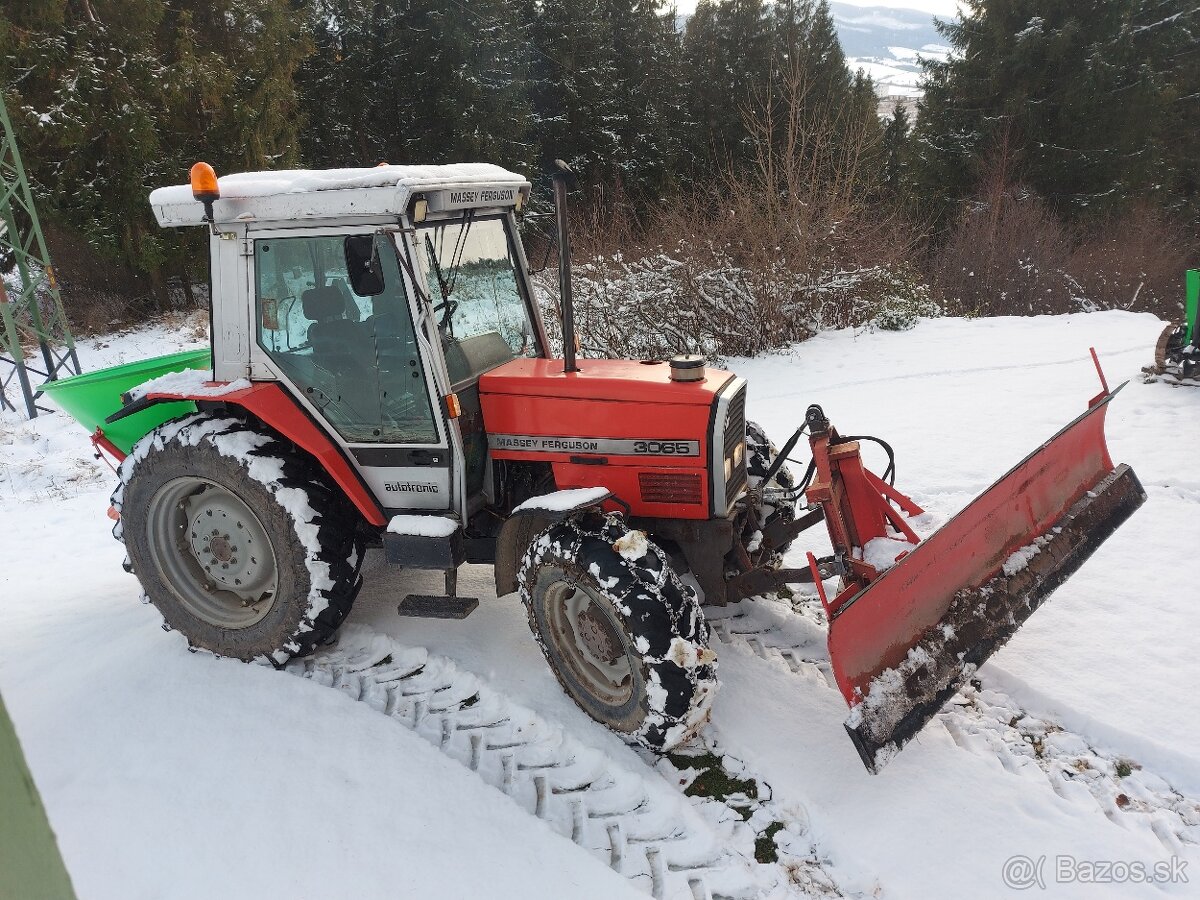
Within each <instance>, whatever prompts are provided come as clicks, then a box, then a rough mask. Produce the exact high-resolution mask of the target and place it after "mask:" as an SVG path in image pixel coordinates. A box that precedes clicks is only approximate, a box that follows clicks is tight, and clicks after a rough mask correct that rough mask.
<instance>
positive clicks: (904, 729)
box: [829, 388, 1146, 772]
mask: <svg viewBox="0 0 1200 900" xmlns="http://www.w3.org/2000/svg"><path fill="white" fill-rule="evenodd" d="M1117 390H1118V391H1119V390H1120V388H1118V389H1117ZM1115 394H1116V391H1113V392H1112V393H1105V394H1102V395H1101V396H1100V397H1098V398H1097V399H1096V400H1095V401H1093V405H1092V406H1091V407H1090V408H1089V409H1088V411H1087V412H1086V413H1084V414H1083V415H1082V416H1080V417H1079V418H1078V419H1076V420H1075V421H1073V422H1072V423H1071V424H1069V425H1068V426H1067V427H1066V428H1064V429H1063V430H1062V431H1060V432H1059V433H1058V434H1056V435H1055V436H1054V437H1053V438H1051V439H1050V440H1049V441H1047V442H1046V443H1045V444H1043V445H1042V446H1041V447H1039V448H1038V449H1037V450H1035V451H1034V452H1033V453H1031V454H1030V455H1029V456H1027V457H1026V458H1025V459H1024V460H1022V462H1021V463H1020V464H1019V465H1017V466H1016V468H1014V469H1013V470H1012V471H1010V472H1009V473H1008V474H1007V475H1005V476H1004V477H1003V478H1001V479H1000V480H999V481H997V482H996V483H995V484H993V485H992V486H991V487H990V488H988V489H987V490H986V491H985V492H984V493H983V494H981V495H980V496H979V497H977V498H976V499H975V500H974V501H973V502H972V503H971V504H970V505H969V506H967V507H966V508H965V509H964V510H963V511H962V512H961V513H959V514H958V515H957V516H955V517H954V518H953V519H951V520H950V521H949V522H947V523H946V524H945V525H944V526H943V527H942V528H941V529H939V530H938V531H937V532H936V533H934V534H933V535H931V536H930V537H929V538H927V539H926V540H924V541H922V542H921V543H920V544H918V545H917V546H916V548H915V549H914V550H913V551H912V552H911V553H910V554H909V555H907V556H905V557H904V558H902V559H901V560H900V562H898V563H897V564H896V565H895V566H894V567H893V568H892V569H890V570H889V571H887V572H886V573H885V574H884V575H883V576H882V577H880V578H879V579H877V580H876V581H874V582H873V583H872V584H870V585H869V586H868V587H867V588H866V589H865V590H863V591H862V592H861V593H859V594H858V595H856V596H854V597H853V598H852V599H850V600H849V601H848V602H846V603H845V604H844V605H843V606H841V607H840V608H839V609H838V610H837V611H836V612H835V613H834V614H833V616H832V617H831V620H830V625H829V654H830V659H831V661H832V664H833V671H834V675H835V676H836V679H837V683H838V686H839V688H841V691H842V694H843V695H844V696H845V698H846V700H847V702H848V703H850V704H851V710H850V715H849V717H848V718H847V720H846V730H847V731H848V732H849V734H850V738H851V740H852V741H853V742H854V745H855V747H856V748H857V749H858V752H859V755H860V756H861V757H862V760H863V763H864V764H865V765H866V767H867V769H869V770H870V771H871V772H876V771H878V770H879V769H880V768H881V767H882V766H883V765H884V764H886V763H887V761H888V760H889V759H891V758H892V756H894V755H895V753H896V752H897V751H898V750H899V748H900V747H901V746H903V745H904V743H905V742H906V741H908V740H909V738H911V737H913V735H915V734H916V733H917V732H919V731H920V730H921V728H923V727H924V726H925V724H926V723H927V722H928V721H929V720H930V719H931V718H932V717H933V716H934V715H935V714H936V713H937V711H938V710H939V709H940V708H941V706H942V704H943V703H945V701H946V700H948V699H949V698H950V697H951V696H952V695H953V694H954V693H955V691H957V690H958V688H959V686H960V685H962V684H963V682H964V681H966V680H967V679H968V678H969V677H971V675H972V674H973V673H974V672H975V670H976V669H977V668H978V667H979V666H980V665H982V664H983V662H984V661H985V660H986V659H987V658H988V657H990V656H991V655H992V654H993V653H994V652H995V651H996V650H997V649H999V648H1000V647H1001V646H1002V645H1003V644H1004V642H1005V641H1007V640H1008V639H1009V638H1010V637H1012V635H1013V634H1014V633H1015V632H1016V631H1017V629H1018V628H1020V627H1021V625H1022V624H1023V623H1024V622H1025V620H1026V619H1028V618H1029V616H1030V615H1032V614H1033V611H1034V610H1036V609H1037V608H1038V607H1039V606H1041V604H1042V603H1044V602H1045V601H1046V599H1047V597H1048V596H1049V595H1050V593H1051V592H1052V591H1053V590H1054V589H1055V588H1057V587H1058V586H1059V585H1061V584H1062V583H1063V582H1064V581H1066V580H1067V579H1068V578H1069V577H1070V576H1071V575H1072V574H1074V572H1075V571H1076V570H1077V569H1078V568H1079V567H1080V566H1081V565H1082V564H1083V563H1084V561H1085V560H1086V559H1087V558H1088V557H1089V556H1091V554H1092V553H1093V552H1094V551H1095V550H1096V548H1097V547H1099V546H1100V545H1101V544H1102V543H1103V542H1104V541H1105V539H1106V538H1107V537H1108V536H1109V535H1110V534H1112V533H1113V532H1114V531H1115V530H1116V529H1117V528H1118V527H1120V525H1121V524H1122V523H1123V522H1124V521H1125V520H1126V519H1128V518H1129V516H1130V515H1132V514H1133V512H1134V511H1135V510H1136V509H1137V508H1138V507H1139V506H1141V505H1142V503H1143V502H1144V501H1145V499H1146V494H1145V492H1144V490H1143V489H1142V485H1141V483H1140V482H1139V481H1138V478H1137V476H1136V475H1135V474H1134V472H1133V470H1132V469H1131V468H1129V467H1128V466H1126V465H1123V464H1122V465H1120V466H1116V467H1115V468H1114V466H1113V463H1112V460H1111V459H1110V458H1109V455H1108V448H1107V446H1106V444H1105V441H1104V416H1105V412H1106V411H1107V409H1108V403H1109V401H1110V400H1111V399H1112V397H1113V396H1114V395H1115Z"/></svg>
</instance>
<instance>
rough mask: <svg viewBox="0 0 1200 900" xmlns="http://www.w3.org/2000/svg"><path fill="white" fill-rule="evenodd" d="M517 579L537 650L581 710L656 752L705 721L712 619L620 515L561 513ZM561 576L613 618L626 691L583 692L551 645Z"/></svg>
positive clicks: (663, 557) (711, 677)
mask: <svg viewBox="0 0 1200 900" xmlns="http://www.w3.org/2000/svg"><path fill="white" fill-rule="evenodd" d="M518 581H519V590H520V594H521V599H522V600H523V601H524V603H525V607H526V610H527V612H528V614H529V625H530V628H531V629H532V631H533V633H534V636H535V637H536V638H537V641H538V644H539V645H540V646H541V648H542V652H543V653H544V654H545V656H546V659H547V661H548V662H549V663H550V667H551V669H553V671H554V674H555V676H556V677H557V678H558V680H559V682H560V683H561V684H562V686H563V688H564V689H565V690H566V691H567V693H568V694H569V695H571V697H572V698H573V699H574V700H575V701H576V702H577V703H578V704H579V706H580V707H581V708H583V710H584V711H585V712H587V713H588V714H589V715H591V716H592V717H593V718H594V719H596V720H597V721H599V722H601V723H603V724H604V725H606V726H608V727H609V728H611V729H613V730H615V731H618V732H621V733H623V734H627V735H629V736H630V737H631V738H633V739H634V740H636V741H637V742H638V743H640V744H642V745H643V746H645V747H648V748H650V749H651V750H655V751H663V750H669V749H670V748H672V747H674V746H676V745H677V744H679V743H680V742H682V741H684V740H686V739H687V738H689V737H690V736H692V735H693V734H695V733H696V732H697V731H698V730H699V729H700V728H701V727H703V725H704V723H705V722H706V721H707V720H708V715H709V709H710V707H711V705H712V701H713V697H714V696H715V694H716V688H717V683H718V682H717V678H716V654H715V653H714V652H713V651H712V650H710V649H709V646H708V637H709V632H708V625H707V624H706V623H705V620H704V613H703V610H702V609H701V607H700V602H699V600H698V598H697V596H696V594H695V592H693V591H692V589H691V588H689V587H688V586H687V585H685V584H684V583H683V582H681V581H680V580H679V576H678V575H677V574H676V573H675V571H674V570H673V569H672V568H671V566H670V561H669V558H668V557H667V554H666V553H665V552H664V551H663V550H662V549H661V548H659V547H658V546H656V545H655V544H653V543H652V542H650V541H648V540H647V539H646V537H645V535H644V534H642V533H641V532H639V531H632V530H630V528H629V527H628V526H627V525H626V524H625V522H624V521H623V520H622V518H621V517H620V516H618V515H608V516H605V515H603V514H601V513H599V512H595V511H593V512H588V513H585V514H584V515H582V516H578V517H572V518H570V519H567V520H565V521H563V522H558V523H556V524H554V525H552V526H550V528H548V529H547V530H546V531H544V532H542V534H541V535H539V536H538V537H537V538H535V539H534V540H533V542H532V543H531V544H530V546H529V549H528V550H527V551H526V553H525V557H524V559H523V561H522V564H521V571H520V575H519V578H518ZM564 583H565V584H567V585H570V586H572V588H574V587H579V588H583V589H584V590H585V591H586V592H587V593H588V594H589V595H591V596H592V597H594V598H595V599H594V600H593V601H592V602H593V603H594V604H595V605H598V606H603V607H604V608H605V610H606V611H607V612H606V613H605V615H606V616H607V617H608V620H609V621H610V622H611V623H612V625H614V626H616V627H615V628H614V629H612V630H613V631H616V632H619V635H618V637H619V640H620V643H621V647H620V652H621V653H623V654H624V658H625V659H626V660H627V661H628V663H629V666H630V669H631V673H632V681H633V686H632V691H631V694H632V696H631V697H630V698H629V699H628V700H625V701H623V702H617V703H605V702H603V701H602V700H598V699H597V698H596V697H595V696H592V695H589V692H588V689H587V686H586V684H584V683H582V682H581V681H580V679H579V678H577V677H575V676H574V674H573V672H572V670H571V668H570V666H569V664H568V663H567V662H566V661H565V660H564V656H563V651H562V650H561V649H560V648H559V647H558V646H556V644H555V641H554V639H553V637H552V636H551V635H552V632H551V631H550V625H549V624H548V616H550V615H552V613H551V612H550V611H549V609H548V606H549V604H548V603H547V598H548V596H550V595H551V594H552V588H553V586H554V585H555V584H557V585H562V584H564ZM550 603H551V604H552V603H553V600H551V601H550ZM590 609H591V607H589V610H590Z"/></svg>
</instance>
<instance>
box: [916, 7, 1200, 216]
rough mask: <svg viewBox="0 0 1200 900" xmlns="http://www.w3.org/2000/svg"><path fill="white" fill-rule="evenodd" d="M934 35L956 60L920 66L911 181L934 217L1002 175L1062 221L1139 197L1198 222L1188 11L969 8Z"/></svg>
mask: <svg viewBox="0 0 1200 900" xmlns="http://www.w3.org/2000/svg"><path fill="white" fill-rule="evenodd" d="M939 27H940V28H941V30H942V33H943V34H944V35H945V36H946V37H947V39H948V40H949V41H950V43H951V44H952V46H953V47H954V51H955V52H954V53H953V54H952V55H951V57H950V58H949V59H948V60H947V61H945V62H932V63H929V64H927V70H928V76H929V82H928V85H927V89H926V93H925V97H924V99H923V101H922V103H921V105H920V111H919V115H918V121H917V126H916V139H915V146H916V147H917V148H918V152H917V155H916V157H915V162H916V165H915V171H916V176H917V178H918V179H919V184H920V187H921V191H922V193H924V194H926V195H928V196H930V197H934V198H939V199H940V201H941V204H942V205H941V207H940V208H941V209H942V210H944V209H945V204H947V203H952V202H953V201H955V200H959V199H962V198H964V197H967V196H970V194H971V193H972V192H973V191H974V190H975V187H976V185H977V184H978V182H979V180H980V178H981V177H982V176H983V174H984V170H985V169H987V168H988V167H991V168H995V167H997V166H1003V168H1004V170H1005V173H1006V175H1007V177H1008V178H1009V179H1010V180H1016V181H1020V182H1022V183H1024V184H1025V185H1027V186H1029V187H1031V188H1033V189H1034V190H1035V191H1037V193H1038V194H1040V195H1041V196H1043V197H1045V198H1047V199H1048V200H1050V202H1051V203H1052V205H1053V206H1054V207H1055V208H1056V209H1057V210H1058V211H1059V213H1060V214H1062V215H1065V216H1067V217H1070V218H1088V217H1093V216H1097V215H1104V214H1106V213H1109V212H1112V211H1116V210H1121V209H1124V208H1127V207H1128V206H1129V205H1130V204H1131V203H1135V202H1140V201H1141V200H1144V199H1151V200H1153V201H1155V202H1157V203H1158V204H1160V205H1162V206H1165V207H1168V208H1175V209H1180V210H1182V209H1184V208H1188V207H1190V208H1191V215H1193V216H1194V215H1196V214H1197V210H1196V208H1195V202H1194V199H1193V198H1194V196H1195V193H1194V191H1195V182H1194V177H1195V176H1194V169H1195V167H1194V164H1193V163H1191V162H1189V161H1188V160H1187V159H1186V158H1185V157H1187V156H1188V155H1189V154H1190V151H1189V150H1184V149H1183V148H1185V147H1188V136H1189V135H1190V136H1192V137H1193V138H1194V137H1195V136H1196V132H1195V127H1196V117H1195V114H1194V107H1195V106H1196V103H1195V98H1196V96H1197V93H1198V92H1200V83H1197V74H1196V66H1195V62H1194V60H1192V61H1190V63H1189V57H1194V56H1195V53H1194V50H1195V35H1196V34H1197V29H1200V9H1197V8H1195V4H1192V3H1187V2H1185V0H1138V2H1133V3H1131V2H1128V0H987V2H986V4H985V3H984V2H983V0H969V2H968V3H967V9H966V11H965V18H964V19H963V20H962V21H960V22H953V23H944V24H942V25H940V26H939ZM1189 100H1190V102H1189ZM1189 128H1190V129H1191V130H1190V131H1189ZM1192 146H1194V141H1193V143H1192Z"/></svg>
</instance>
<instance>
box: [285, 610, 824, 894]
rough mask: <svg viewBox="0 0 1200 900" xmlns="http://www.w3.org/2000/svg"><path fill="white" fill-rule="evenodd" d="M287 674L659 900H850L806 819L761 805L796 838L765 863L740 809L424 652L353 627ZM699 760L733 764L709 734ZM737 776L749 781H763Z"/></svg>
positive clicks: (699, 747) (761, 815) (757, 809)
mask: <svg viewBox="0 0 1200 900" xmlns="http://www.w3.org/2000/svg"><path fill="white" fill-rule="evenodd" d="M284 669H285V670H286V671H287V672H290V673H292V674H294V675H298V676H300V677H303V678H306V679H308V680H311V681H314V682H317V683H318V684H323V685H325V686H327V687H332V688H334V689H335V690H338V691H341V692H343V693H345V694H346V695H347V696H349V697H350V698H351V699H353V700H356V701H359V702H362V703H365V704H366V705H367V706H370V707H371V708H372V709H375V710H376V711H378V712H380V713H381V714H383V715H387V716H389V717H390V718H392V719H393V720H395V721H396V722H397V723H399V724H401V725H403V726H405V727H406V728H408V729H409V730H411V731H414V732H415V733H416V734H418V735H419V736H420V737H422V738H424V739H425V740H427V741H428V742H429V743H431V744H432V745H433V746H435V747H437V748H438V749H440V750H441V751H442V752H443V753H444V754H446V755H447V756H449V757H451V758H453V759H455V760H457V761H458V762H460V763H461V764H463V765H464V766H466V767H467V768H469V769H471V770H472V771H474V772H475V773H477V774H478V775H479V777H480V778H482V779H483V780H484V781H485V782H487V783H488V784H489V785H491V786H492V787H494V788H496V789H498V790H500V791H502V792H503V793H505V794H507V795H508V796H510V797H511V798H512V799H513V801H514V802H515V803H516V804H517V805H518V806H520V807H522V808H523V809H524V810H525V811H526V812H528V813H530V814H531V815H534V816H536V817H538V818H539V819H542V820H543V821H545V822H546V823H547V825H549V827H551V828H552V829H554V830H555V831H557V832H558V833H559V834H560V835H562V836H563V837H564V838H567V839H569V840H572V841H574V842H575V843H576V844H578V845H580V846H581V847H583V848H584V849H586V850H588V851H589V852H591V853H592V854H593V855H594V856H596V857H597V858H598V859H600V860H601V861H603V862H604V863H605V864H607V865H609V866H610V867H611V868H612V869H613V870H614V871H616V872H618V873H620V874H622V875H624V876H625V877H626V878H628V879H629V880H630V881H631V882H632V883H633V884H634V885H635V886H637V887H638V888H640V889H641V890H643V891H645V892H646V893H648V894H650V895H651V896H653V897H656V898H680V900H742V898H746V900H749V898H756V900H758V898H761V900H784V898H792V897H799V896H805V895H808V896H813V895H815V896H822V897H841V896H843V894H842V893H841V892H840V891H839V890H838V888H837V886H836V884H835V883H834V881H833V880H832V878H831V877H830V876H829V874H828V872H827V871H825V869H824V867H823V863H822V860H821V859H820V857H819V855H818V854H817V852H816V849H815V847H813V846H812V844H811V840H810V839H809V838H808V837H807V832H808V828H807V823H806V822H803V821H797V820H796V816H794V815H793V816H792V817H791V821H789V820H788V818H787V817H785V815H784V813H783V811H782V809H781V808H779V807H778V806H777V805H776V804H774V803H773V802H771V801H770V800H769V799H768V800H766V801H763V802H758V803H755V804H752V806H753V809H752V812H753V814H754V816H756V817H757V818H758V819H760V820H762V822H761V824H764V825H765V824H766V823H767V822H772V821H774V822H780V823H781V824H783V825H784V826H785V828H786V833H785V834H784V835H783V837H782V839H776V844H777V845H779V850H780V855H779V861H778V862H777V863H759V862H757V861H756V860H755V857H754V841H755V832H754V830H753V827H752V826H753V825H754V824H755V822H754V821H753V820H751V822H749V823H748V822H746V821H743V815H742V814H741V813H740V811H739V809H740V807H735V806H733V805H731V804H728V803H722V802H719V801H716V800H712V799H705V798H688V797H684V796H683V795H682V794H681V793H680V792H681V791H682V790H683V787H684V786H686V785H684V786H680V783H679V780H678V779H677V778H676V777H674V776H677V775H678V774H679V772H678V770H676V769H674V768H673V767H671V766H670V765H669V764H666V763H665V761H664V762H658V761H656V760H655V759H654V757H653V756H652V755H647V756H645V757H643V758H646V759H647V760H648V762H649V764H650V765H651V766H652V767H655V768H657V769H658V770H659V774H650V773H647V772H640V771H637V770H635V769H631V768H629V767H627V766H624V765H622V764H621V763H619V762H617V761H614V760H612V759H610V758H608V757H607V756H606V755H605V754H603V753H602V752H601V751H599V750H596V749H594V748H591V747H588V746H586V745H584V744H582V743H580V742H579V741H577V740H575V739H574V738H572V737H571V736H570V735H568V734H567V733H566V732H565V731H564V729H563V728H562V727H561V726H559V725H557V724H555V723H552V722H550V721H547V720H545V719H543V718H541V717H540V716H539V715H538V714H537V713H535V712H533V711H532V710H530V709H527V708H525V707H522V706H520V705H518V704H516V703H514V702H512V701H510V700H508V699H507V698H506V697H504V696H503V695H502V694H501V693H499V692H498V691H496V690H495V689H494V688H493V687H491V686H490V685H488V684H487V683H486V682H485V681H484V680H482V679H480V678H478V677H476V676H474V675H472V674H470V673H468V672H464V671H462V670H460V669H458V668H457V667H456V666H455V665H454V663H453V662H451V661H450V660H448V659H445V658H443V657H438V656H433V655H431V654H429V653H428V652H427V651H426V650H425V649H423V648H412V647H405V646H404V645H402V644H399V643H398V642H396V641H394V640H392V639H391V638H389V637H387V636H385V635H383V634H380V633H378V632H375V631H372V630H370V629H368V628H365V627H363V626H354V625H349V626H346V627H344V628H343V629H342V631H341V633H340V635H339V638H338V642H337V644H336V645H335V646H332V647H329V648H326V649H323V650H320V651H318V652H317V653H315V654H313V655H312V656H308V657H305V658H302V659H295V660H292V661H291V662H289V663H287V665H286V666H285V667H284ZM690 749H691V751H692V752H713V753H715V754H717V755H720V756H722V757H723V758H724V751H723V749H722V748H720V747H719V746H718V745H717V743H716V741H715V739H714V738H712V737H711V736H703V735H702V736H701V737H700V738H699V739H697V741H696V743H695V744H694V745H693V746H692V747H691V748H690ZM727 759H730V760H731V761H732V758H727ZM734 764H735V765H736V766H739V767H740V768H739V773H740V775H741V777H747V778H753V773H750V772H748V771H746V770H745V768H744V767H743V766H740V764H738V763H736V762H735V763H734ZM660 775H669V776H671V778H670V783H668V782H667V781H666V780H665V779H664V778H662V777H660ZM755 781H759V780H758V779H755ZM759 783H761V782H760V781H759Z"/></svg>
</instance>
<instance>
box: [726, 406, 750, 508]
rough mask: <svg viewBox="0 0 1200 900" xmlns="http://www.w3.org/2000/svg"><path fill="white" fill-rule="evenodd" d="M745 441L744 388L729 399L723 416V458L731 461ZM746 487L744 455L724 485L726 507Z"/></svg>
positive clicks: (742, 454) (741, 455) (743, 453)
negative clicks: (726, 411) (727, 408)
mask: <svg viewBox="0 0 1200 900" xmlns="http://www.w3.org/2000/svg"><path fill="white" fill-rule="evenodd" d="M745 440H746V386H745V384H743V385H742V386H741V387H740V388H738V392H737V393H736V394H734V395H733V396H732V397H731V398H730V399H729V412H728V413H727V414H726V416H725V458H726V459H733V458H734V451H735V449H736V448H737V446H738V445H739V444H741V443H742V442H743V441H745ZM745 487H746V454H745V451H744V450H743V452H742V453H741V454H740V456H739V458H738V462H737V465H735V466H734V467H733V472H732V474H731V475H730V477H729V480H728V481H727V482H726V483H725V504H726V506H728V505H729V504H730V503H732V502H733V500H734V498H735V497H737V495H738V494H739V493H741V491H742V490H743V489H744V488H745Z"/></svg>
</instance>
